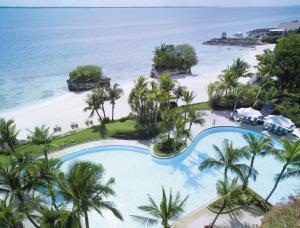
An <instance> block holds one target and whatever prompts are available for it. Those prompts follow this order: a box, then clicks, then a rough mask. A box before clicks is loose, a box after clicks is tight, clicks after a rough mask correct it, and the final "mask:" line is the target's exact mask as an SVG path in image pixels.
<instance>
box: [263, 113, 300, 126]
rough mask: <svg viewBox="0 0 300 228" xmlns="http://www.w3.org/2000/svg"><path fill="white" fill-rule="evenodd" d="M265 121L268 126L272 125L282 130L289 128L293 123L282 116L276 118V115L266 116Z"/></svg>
mask: <svg viewBox="0 0 300 228" xmlns="http://www.w3.org/2000/svg"><path fill="white" fill-rule="evenodd" d="M265 121H266V122H267V123H270V124H274V125H277V126H280V127H283V128H290V127H292V126H293V125H295V124H294V123H293V121H291V120H290V119H288V118H286V117H284V116H281V115H280V116H277V115H268V116H266V117H265Z"/></svg>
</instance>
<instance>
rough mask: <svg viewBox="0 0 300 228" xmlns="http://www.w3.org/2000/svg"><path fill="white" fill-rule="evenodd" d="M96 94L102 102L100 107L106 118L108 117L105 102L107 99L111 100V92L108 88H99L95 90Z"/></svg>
mask: <svg viewBox="0 0 300 228" xmlns="http://www.w3.org/2000/svg"><path fill="white" fill-rule="evenodd" d="M93 92H94V93H95V94H96V97H97V99H98V101H99V103H100V108H101V110H102V113H103V117H104V119H106V113H105V108H104V103H105V102H106V101H109V94H108V91H107V89H106V88H97V89H95V90H94V91H93Z"/></svg>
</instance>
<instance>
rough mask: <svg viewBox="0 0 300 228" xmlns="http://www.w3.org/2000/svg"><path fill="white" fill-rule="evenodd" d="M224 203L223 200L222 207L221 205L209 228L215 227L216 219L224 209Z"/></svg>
mask: <svg viewBox="0 0 300 228" xmlns="http://www.w3.org/2000/svg"><path fill="white" fill-rule="evenodd" d="M226 203H227V202H226V200H224V203H223V205H222V207H221V209H220V211H219V212H218V214H217V215H216V217H215V219H214V220H213V221H212V223H211V225H210V227H211V228H213V227H214V225H215V223H216V221H217V219H218V218H219V216H220V214H221V213H222V212H223V210H224V209H225V207H226Z"/></svg>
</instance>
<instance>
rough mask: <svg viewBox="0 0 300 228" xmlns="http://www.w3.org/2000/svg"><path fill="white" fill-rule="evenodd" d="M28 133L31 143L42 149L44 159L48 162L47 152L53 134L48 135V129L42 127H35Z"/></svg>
mask: <svg viewBox="0 0 300 228" xmlns="http://www.w3.org/2000/svg"><path fill="white" fill-rule="evenodd" d="M30 132H31V141H32V143H33V144H36V145H40V146H41V147H42V150H43V153H44V157H45V159H46V160H47V161H48V160H49V158H48V152H49V149H50V146H51V142H52V140H53V133H50V128H49V127H46V126H45V125H42V126H41V127H35V129H34V131H30Z"/></svg>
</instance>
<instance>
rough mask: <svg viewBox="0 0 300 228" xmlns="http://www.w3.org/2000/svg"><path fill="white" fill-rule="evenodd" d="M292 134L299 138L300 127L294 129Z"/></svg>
mask: <svg viewBox="0 0 300 228" xmlns="http://www.w3.org/2000/svg"><path fill="white" fill-rule="evenodd" d="M292 134H293V135H295V136H296V137H298V138H300V129H299V128H296V129H294V130H293V132H292Z"/></svg>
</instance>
